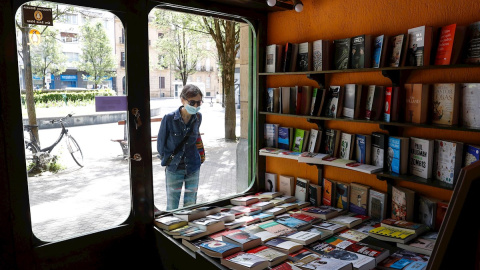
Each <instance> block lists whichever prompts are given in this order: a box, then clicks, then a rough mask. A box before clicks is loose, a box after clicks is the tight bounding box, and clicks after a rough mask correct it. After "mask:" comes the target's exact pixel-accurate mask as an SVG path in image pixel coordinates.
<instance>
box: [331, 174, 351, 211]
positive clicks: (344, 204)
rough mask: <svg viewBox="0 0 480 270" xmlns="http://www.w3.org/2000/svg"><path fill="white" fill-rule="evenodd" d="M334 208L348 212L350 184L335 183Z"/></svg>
mask: <svg viewBox="0 0 480 270" xmlns="http://www.w3.org/2000/svg"><path fill="white" fill-rule="evenodd" d="M334 194H335V199H334V200H333V202H334V207H336V208H340V209H343V210H345V211H348V208H349V207H350V184H349V183H345V182H340V181H336V183H335V192H334Z"/></svg>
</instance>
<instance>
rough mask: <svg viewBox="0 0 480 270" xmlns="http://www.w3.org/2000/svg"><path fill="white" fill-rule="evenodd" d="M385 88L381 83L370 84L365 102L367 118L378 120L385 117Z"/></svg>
mask: <svg viewBox="0 0 480 270" xmlns="http://www.w3.org/2000/svg"><path fill="white" fill-rule="evenodd" d="M384 104H385V89H384V87H383V86H379V85H369V86H368V92H367V99H366V102H365V119H367V120H375V121H378V120H380V119H381V118H382V117H383V105H384Z"/></svg>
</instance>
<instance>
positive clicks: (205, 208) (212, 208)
mask: <svg viewBox="0 0 480 270" xmlns="http://www.w3.org/2000/svg"><path fill="white" fill-rule="evenodd" d="M195 209H197V210H200V211H204V212H205V215H206V216H208V215H212V214H216V213H219V212H220V211H221V210H222V207H220V206H215V205H208V206H201V207H197V208H195Z"/></svg>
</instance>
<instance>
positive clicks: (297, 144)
mask: <svg viewBox="0 0 480 270" xmlns="http://www.w3.org/2000/svg"><path fill="white" fill-rule="evenodd" d="M304 140H305V130H303V129H300V128H296V129H295V134H294V136H293V146H292V151H294V152H302V149H303V144H304V143H306V142H305V141H304Z"/></svg>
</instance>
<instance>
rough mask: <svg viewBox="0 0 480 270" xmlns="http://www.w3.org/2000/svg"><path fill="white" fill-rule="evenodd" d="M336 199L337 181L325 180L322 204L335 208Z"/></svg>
mask: <svg viewBox="0 0 480 270" xmlns="http://www.w3.org/2000/svg"><path fill="white" fill-rule="evenodd" d="M334 198H335V181H332V180H329V179H327V178H323V193H322V204H323V205H330V206H333V199H334Z"/></svg>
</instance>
